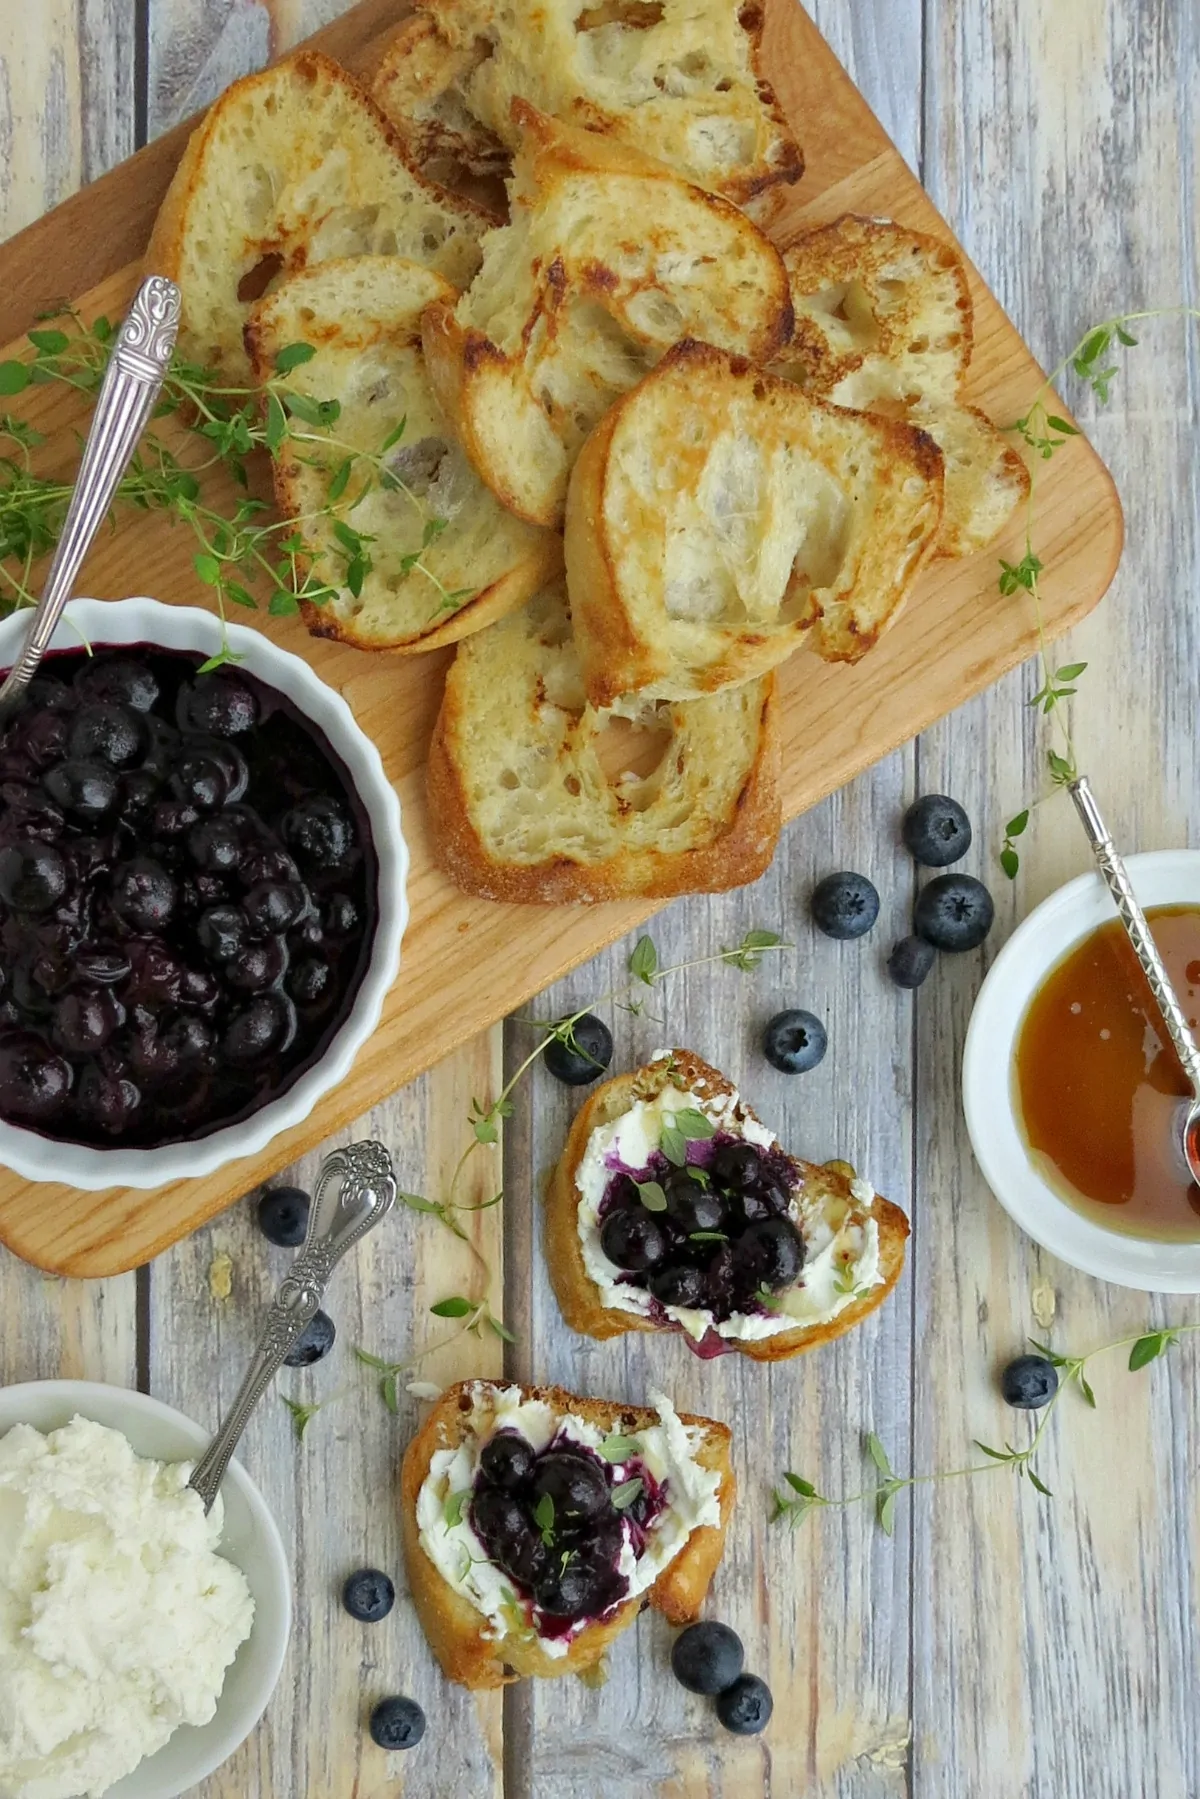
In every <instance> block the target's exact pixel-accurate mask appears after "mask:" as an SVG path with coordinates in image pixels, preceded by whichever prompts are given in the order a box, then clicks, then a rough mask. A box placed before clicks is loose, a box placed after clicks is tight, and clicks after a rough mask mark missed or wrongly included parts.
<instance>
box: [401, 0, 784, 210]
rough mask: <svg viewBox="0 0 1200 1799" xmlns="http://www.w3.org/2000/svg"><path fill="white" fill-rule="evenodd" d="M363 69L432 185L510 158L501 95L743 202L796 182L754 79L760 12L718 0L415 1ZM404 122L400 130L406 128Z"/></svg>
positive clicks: (514, 136) (510, 126)
mask: <svg viewBox="0 0 1200 1799" xmlns="http://www.w3.org/2000/svg"><path fill="white" fill-rule="evenodd" d="M418 5H419V10H418V13H417V17H416V19H415V20H414V21H412V22H410V23H409V24H407V25H406V26H404V27H402V29H401V30H400V32H399V33H398V34H397V36H396V37H395V39H394V40H393V41H392V43H391V44H390V45H389V46H388V49H387V51H386V52H385V54H384V58H383V61H382V64H381V66H380V68H379V71H378V73H377V75H376V81H375V93H376V97H377V99H378V100H379V103H380V105H381V106H382V107H383V108H384V110H385V111H386V112H387V113H388V114H389V116H390V117H392V118H393V119H394V120H396V122H397V124H398V126H399V128H400V129H401V130H402V131H404V130H410V131H411V133H412V140H411V141H412V148H413V150H414V152H415V153H416V154H417V155H419V156H420V155H422V153H423V152H424V153H425V166H427V167H429V168H430V169H431V170H437V171H438V178H439V179H441V178H443V172H444V170H445V168H446V161H447V158H449V159H450V160H453V159H455V158H457V160H458V162H459V164H460V166H462V167H465V168H469V169H473V170H476V171H478V170H480V169H481V167H483V166H486V167H487V171H488V172H489V173H491V172H493V171H494V163H493V160H492V159H493V155H494V149H495V147H496V146H505V147H507V149H508V150H509V151H514V152H515V151H516V149H517V147H518V144H519V138H520V133H519V129H518V128H517V126H516V125H515V124H514V122H513V106H512V103H513V101H514V99H520V100H527V101H529V102H530V103H531V104H532V105H534V106H536V107H537V108H538V109H539V110H540V111H542V112H545V113H548V114H550V115H551V116H552V117H555V118H559V119H563V120H565V121H566V122H567V123H568V124H572V125H580V126H584V127H586V129H588V130H589V131H594V132H597V133H600V134H602V135H603V136H605V137H609V138H612V139H614V140H615V141H617V142H619V143H626V144H629V145H631V146H633V147H634V148H635V149H638V150H642V151H645V152H646V154H647V155H650V156H653V157H656V158H657V159H658V160H659V161H660V162H663V163H666V164H667V165H668V166H669V167H671V168H674V169H677V170H678V171H679V172H680V173H681V174H682V175H685V176H686V177H687V179H688V180H689V181H694V182H695V183H696V184H697V185H698V186H699V187H704V188H708V189H710V190H711V191H712V192H714V193H719V194H724V195H725V197H726V198H727V199H730V200H733V201H735V202H736V203H737V204H738V205H740V206H744V205H746V204H748V203H751V202H753V201H754V200H755V199H757V198H758V197H759V196H761V195H764V194H768V193H770V192H771V191H772V190H774V189H777V188H780V187H782V186H786V185H789V184H791V183H793V182H795V181H798V180H799V178H800V176H801V175H802V174H803V172H804V158H803V155H802V154H801V151H800V147H799V145H798V144H797V143H796V140H795V138H794V136H793V134H792V131H791V128H790V126H789V125H788V123H787V120H786V119H785V118H784V116H783V113H782V111H781V110H780V107H779V104H778V102H777V100H776V98H775V95H774V93H773V92H772V90H771V87H770V85H769V83H768V82H767V81H766V79H765V77H764V75H763V71H762V67H761V63H760V48H761V42H762V32H763V15H762V9H761V7H760V6H758V5H744V6H736V5H732V4H730V0H599V4H597V5H595V6H584V5H581V4H580V0H548V3H547V4H545V5H543V6H540V7H538V9H537V11H536V12H530V11H529V10H528V9H527V8H523V7H520V6H515V5H513V4H512V0H418ZM407 120H411V121H413V123H412V125H411V126H409V125H408V124H407V123H406V121H407Z"/></svg>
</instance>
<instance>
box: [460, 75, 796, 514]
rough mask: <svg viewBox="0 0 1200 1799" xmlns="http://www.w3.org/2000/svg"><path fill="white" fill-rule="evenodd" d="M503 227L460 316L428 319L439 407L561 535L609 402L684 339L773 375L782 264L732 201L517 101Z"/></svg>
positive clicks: (784, 326) (473, 451)
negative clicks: (578, 473) (572, 487)
mask: <svg viewBox="0 0 1200 1799" xmlns="http://www.w3.org/2000/svg"><path fill="white" fill-rule="evenodd" d="M514 111H515V114H516V116H517V117H518V118H519V120H520V121H521V124H522V129H523V136H522V141H521V148H520V151H519V152H518V156H517V162H516V169H515V175H514V180H513V183H512V222H511V224H509V225H506V226H504V227H502V228H500V229H498V230H496V231H491V232H489V233H488V235H487V236H486V237H485V239H484V242H483V256H484V260H483V267H482V269H481V270H480V272H479V274H478V275H477V276H476V278H475V280H474V281H473V283H472V284H471V286H470V287H469V288H468V290H467V292H466V293H465V294H464V295H463V296H462V298H461V300H459V302H458V303H457V305H450V304H443V305H436V306H431V307H430V309H429V312H428V313H427V314H426V318H425V336H424V341H425V354H426V357H427V359H428V362H429V368H430V373H431V375H432V377H433V384H434V391H435V392H436V393H437V396H438V398H439V400H440V401H441V404H442V407H443V409H444V410H445V412H446V413H447V415H448V416H449V418H450V419H451V420H452V421H453V423H454V426H455V429H456V430H457V432H458V436H459V438H460V440H461V442H462V445H463V447H464V449H465V450H466V452H467V454H468V456H469V457H470V458H471V461H472V462H473V463H474V465H475V467H476V468H477V469H478V471H479V473H480V475H481V476H482V477H483V479H484V480H485V481H486V482H487V484H488V486H489V487H490V488H491V489H492V491H493V493H495V494H496V495H497V496H498V497H499V498H500V499H501V500H502V501H503V502H504V504H505V505H506V506H508V507H509V508H511V510H512V511H513V512H516V513H517V514H518V515H519V516H520V517H522V518H527V519H528V520H529V521H530V522H531V523H532V524H540V525H550V526H553V525H559V524H561V523H562V517H563V507H564V504H565V500H566V493H567V477H568V475H569V473H570V469H571V464H572V463H573V461H574V459H575V456H576V454H577V452H578V450H579V448H580V446H581V444H582V443H583V440H584V438H585V437H586V436H587V434H588V432H589V431H590V430H591V428H592V426H593V425H594V424H595V423H596V421H597V420H598V419H599V418H600V416H601V415H602V413H603V412H604V411H605V409H606V408H607V407H608V406H609V405H610V403H611V402H612V400H613V399H614V398H616V397H617V396H618V395H619V394H623V393H625V392H626V391H627V390H628V389H629V388H631V387H632V386H633V385H634V383H635V382H636V381H637V380H638V378H639V377H640V376H641V375H642V374H643V373H644V372H645V370H646V369H647V368H648V367H650V366H651V365H652V364H653V363H654V362H656V361H657V360H658V358H659V356H661V354H662V353H663V351H664V350H665V349H667V348H668V346H669V345H671V344H673V343H674V342H675V340H676V339H677V338H679V337H682V336H686V335H688V334H691V335H694V336H700V337H704V338H706V339H707V340H708V341H710V342H712V343H717V344H723V345H724V346H726V347H727V348H728V349H731V350H737V351H740V352H742V353H743V354H745V355H747V356H750V357H752V358H754V359H757V360H760V361H766V360H770V358H771V357H772V356H774V355H776V354H777V352H778V350H779V349H781V348H782V346H783V344H784V343H785V342H786V341H787V338H788V336H789V335H790V332H791V302H790V300H789V298H788V285H787V275H786V272H785V270H784V267H783V263H782V261H781V260H780V257H779V254H778V252H777V251H776V250H775V248H774V247H773V246H772V245H771V244H770V243H768V241H767V239H766V238H765V237H764V236H763V235H762V233H761V232H760V231H758V230H757V229H756V227H755V226H754V225H752V224H751V223H750V221H749V219H747V218H746V217H745V215H744V214H743V213H741V212H739V211H738V209H737V208H736V207H735V206H732V205H731V204H730V203H729V202H728V201H727V200H721V199H718V198H717V197H716V196H715V195H713V194H708V193H703V192H702V191H701V190H700V189H699V188H697V187H692V186H690V185H689V184H688V183H687V182H686V181H684V180H683V179H682V178H681V177H680V176H678V175H676V174H673V173H672V172H671V171H670V170H668V169H664V168H663V167H662V166H661V165H660V164H657V163H654V162H651V161H650V160H649V159H647V158H646V157H644V156H641V155H640V154H639V153H638V152H636V151H634V150H631V149H629V148H628V147H626V146H625V145H623V144H616V143H612V142H610V141H609V140H607V139H605V138H603V137H599V136H597V135H596V134H594V133H592V132H588V131H577V130H574V129H572V128H571V127H569V126H565V125H560V124H557V123H556V122H555V121H554V120H553V119H548V118H546V117H545V116H544V114H542V113H539V112H536V111H535V110H534V109H533V108H532V107H529V106H526V105H525V104H524V103H523V102H521V101H517V102H515V104H514Z"/></svg>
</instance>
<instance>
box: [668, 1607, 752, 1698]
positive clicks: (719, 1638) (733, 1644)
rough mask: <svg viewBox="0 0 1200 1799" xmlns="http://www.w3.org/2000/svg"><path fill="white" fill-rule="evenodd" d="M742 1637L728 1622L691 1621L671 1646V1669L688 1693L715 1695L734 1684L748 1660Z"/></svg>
mask: <svg viewBox="0 0 1200 1799" xmlns="http://www.w3.org/2000/svg"><path fill="white" fill-rule="evenodd" d="M745 1659H746V1656H745V1651H744V1650H743V1648H742V1639H741V1637H739V1636H738V1634H737V1632H736V1631H735V1630H730V1628H729V1626H728V1624H718V1623H716V1622H715V1621H712V1622H710V1621H708V1620H705V1621H704V1622H703V1623H701V1624H689V1625H688V1627H687V1629H686V1630H685V1631H682V1632H681V1633H680V1634H679V1636H677V1637H676V1639H675V1642H674V1645H673V1646H672V1649H671V1672H672V1673H673V1674H674V1676H675V1678H676V1680H677V1681H678V1682H679V1684H680V1686H681V1687H686V1688H687V1690H688V1692H689V1693H708V1694H710V1695H713V1696H715V1695H716V1694H717V1693H723V1692H724V1691H725V1689H726V1687H731V1686H732V1685H733V1683H734V1681H735V1680H736V1679H737V1677H738V1675H739V1674H740V1673H741V1671H742V1667H743V1665H744V1663H745Z"/></svg>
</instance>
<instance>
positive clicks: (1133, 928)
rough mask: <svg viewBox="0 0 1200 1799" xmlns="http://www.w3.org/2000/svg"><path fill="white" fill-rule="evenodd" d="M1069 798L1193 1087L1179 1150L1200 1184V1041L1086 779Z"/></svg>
mask: <svg viewBox="0 0 1200 1799" xmlns="http://www.w3.org/2000/svg"><path fill="white" fill-rule="evenodd" d="M1070 793H1071V798H1072V799H1073V800H1074V801H1075V806H1076V809H1077V810H1078V813H1079V816H1080V818H1081V819H1082V820H1083V828H1084V830H1085V831H1086V832H1087V834H1088V839H1089V841H1090V843H1091V846H1092V849H1093V850H1094V852H1095V856H1096V862H1097V864H1098V866H1099V869H1100V873H1101V874H1102V875H1103V876H1104V879H1105V881H1106V882H1107V884H1108V890H1109V892H1110V893H1111V894H1112V896H1113V900H1114V902H1115V904H1116V908H1117V912H1118V914H1119V915H1120V919H1121V923H1122V924H1123V925H1124V926H1125V930H1126V933H1127V935H1128V937H1129V941H1130V942H1131V943H1132V945H1133V950H1134V954H1135V955H1136V956H1137V959H1138V962H1139V963H1140V964H1141V970H1142V973H1143V974H1144V975H1145V977H1146V984H1147V986H1148V987H1149V989H1150V992H1151V994H1152V995H1153V997H1154V1003H1155V1005H1156V1006H1157V1007H1158V1009H1159V1011H1160V1012H1161V1014H1162V1021H1163V1023H1164V1024H1165V1025H1166V1027H1167V1032H1168V1034H1169V1036H1170V1038H1171V1042H1172V1044H1173V1045H1174V1047H1175V1054H1176V1055H1177V1056H1178V1057H1179V1061H1180V1065H1181V1066H1182V1068H1183V1072H1184V1074H1185V1076H1186V1077H1187V1080H1188V1082H1189V1084H1190V1086H1191V1089H1192V1097H1191V1099H1190V1100H1186V1101H1184V1103H1183V1104H1182V1105H1181V1107H1180V1132H1181V1144H1182V1148H1183V1156H1184V1160H1185V1162H1186V1163H1187V1166H1188V1169H1189V1170H1190V1172H1191V1176H1192V1179H1193V1180H1194V1181H1197V1182H1200V1048H1197V1045H1196V1039H1195V1038H1194V1037H1193V1036H1192V1033H1191V1030H1190V1028H1189V1026H1188V1021H1187V1019H1186V1018H1185V1017H1184V1015H1183V1008H1182V1007H1181V1006H1180V1004H1179V1001H1178V999H1177V998H1176V995H1175V989H1174V988H1173V987H1172V985H1171V977H1170V975H1169V974H1168V973H1167V970H1166V967H1165V965H1164V963H1163V959H1162V957H1161V956H1160V955H1159V953H1158V945H1157V944H1156V943H1155V941H1154V938H1153V937H1152V936H1151V934H1150V926H1149V925H1148V924H1147V922H1146V914H1145V913H1144V912H1143V911H1142V908H1141V907H1140V906H1139V905H1138V902H1137V898H1136V896H1135V895H1134V891H1133V884H1132V882H1131V881H1130V879H1129V871H1128V870H1127V869H1126V867H1125V864H1124V862H1123V861H1122V860H1121V856H1120V853H1119V851H1118V850H1117V848H1116V846H1115V844H1114V843H1113V840H1112V833H1111V832H1110V830H1109V828H1108V826H1107V825H1106V824H1105V822H1104V819H1103V817H1102V816H1101V813H1100V808H1099V806H1098V805H1097V804H1096V800H1095V796H1094V795H1093V793H1092V790H1091V787H1090V786H1089V784H1088V780H1087V776H1086V775H1081V776H1080V778H1079V780H1077V781H1072V783H1071V787H1070Z"/></svg>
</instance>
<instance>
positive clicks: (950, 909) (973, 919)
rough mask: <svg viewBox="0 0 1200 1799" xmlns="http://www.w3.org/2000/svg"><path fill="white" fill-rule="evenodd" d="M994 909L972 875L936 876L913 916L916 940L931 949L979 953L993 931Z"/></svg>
mask: <svg viewBox="0 0 1200 1799" xmlns="http://www.w3.org/2000/svg"><path fill="white" fill-rule="evenodd" d="M995 916H996V908H995V906H994V905H993V903H992V896H991V894H990V893H989V892H988V890H987V888H986V887H985V886H984V884H983V882H982V881H977V880H976V879H975V877H974V875H938V876H937V877H936V879H935V880H932V881H930V883H929V885H928V887H923V888H922V889H921V892H920V893H919V894H918V896H917V904H916V908H915V910H914V912H913V927H914V929H915V930H916V933H917V936H918V937H923V938H924V939H925V941H926V943H932V945H933V947H934V949H944V950H950V951H952V952H958V951H961V950H969V949H978V948H979V945H980V944H981V943H982V942H983V940H984V938H985V937H986V936H987V934H988V932H989V931H990V930H991V928H992V920H993V919H994V918H995Z"/></svg>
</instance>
